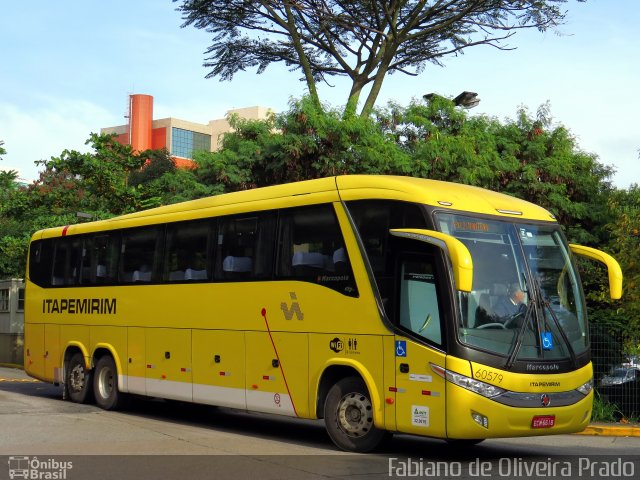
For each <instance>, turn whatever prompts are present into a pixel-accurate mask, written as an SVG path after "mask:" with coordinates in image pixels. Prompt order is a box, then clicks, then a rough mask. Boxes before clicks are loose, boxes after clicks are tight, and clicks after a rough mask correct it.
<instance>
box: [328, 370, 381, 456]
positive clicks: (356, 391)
mask: <svg viewBox="0 0 640 480" xmlns="http://www.w3.org/2000/svg"><path fill="white" fill-rule="evenodd" d="M324 421H325V425H326V428H327V433H329V437H331V440H332V441H333V443H335V444H336V446H338V447H339V448H341V449H343V450H347V451H351V452H361V453H364V452H370V451H372V450H375V449H376V448H377V447H379V446H380V445H381V444H382V443H383V442H384V441H385V440H386V439H388V438H390V436H391V434H390V433H389V432H386V431H384V430H380V429H378V428H377V427H376V426H375V425H374V424H373V406H372V404H371V398H370V395H369V392H368V390H367V386H366V385H365V383H364V381H363V380H362V379H360V378H357V377H348V378H343V379H342V380H340V381H338V382H337V383H336V384H335V385H333V387H331V389H330V390H329V393H328V394H327V398H326V400H325V404H324Z"/></svg>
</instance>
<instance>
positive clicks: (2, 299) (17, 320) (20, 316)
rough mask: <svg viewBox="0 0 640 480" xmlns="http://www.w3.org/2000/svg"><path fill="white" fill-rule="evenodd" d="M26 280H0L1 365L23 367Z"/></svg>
mask: <svg viewBox="0 0 640 480" xmlns="http://www.w3.org/2000/svg"><path fill="white" fill-rule="evenodd" d="M23 344H24V280H22V279H19V278H12V279H11V280H0V363H11V364H17V365H22V364H23V354H22V346H23Z"/></svg>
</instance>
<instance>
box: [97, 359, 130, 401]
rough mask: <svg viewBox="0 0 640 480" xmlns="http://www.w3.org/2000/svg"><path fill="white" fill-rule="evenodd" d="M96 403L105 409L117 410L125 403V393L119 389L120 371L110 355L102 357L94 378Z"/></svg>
mask: <svg viewBox="0 0 640 480" xmlns="http://www.w3.org/2000/svg"><path fill="white" fill-rule="evenodd" d="M93 394H94V395H95V397H96V404H97V405H98V406H99V407H100V408H103V409H104V410H117V409H119V408H121V407H122V406H123V404H124V400H125V394H124V393H122V392H120V391H119V390H118V371H117V369H116V363H115V362H114V361H113V358H111V356H110V355H104V356H103V357H100V359H99V360H98V363H96V368H95V373H94V378H93Z"/></svg>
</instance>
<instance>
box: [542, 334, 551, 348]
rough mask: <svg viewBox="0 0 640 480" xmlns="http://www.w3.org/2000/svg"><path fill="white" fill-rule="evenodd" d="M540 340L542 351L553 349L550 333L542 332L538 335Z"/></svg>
mask: <svg viewBox="0 0 640 480" xmlns="http://www.w3.org/2000/svg"><path fill="white" fill-rule="evenodd" d="M540 339H541V340H542V349H543V350H551V349H552V348H553V337H552V336H551V332H542V333H541V334H540Z"/></svg>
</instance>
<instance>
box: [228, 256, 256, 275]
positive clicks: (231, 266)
mask: <svg viewBox="0 0 640 480" xmlns="http://www.w3.org/2000/svg"><path fill="white" fill-rule="evenodd" d="M252 269H253V260H252V259H251V257H233V256H231V255H228V256H226V257H225V258H224V260H223V261H222V270H223V271H224V272H235V273H243V272H250V271H251V270H252Z"/></svg>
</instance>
